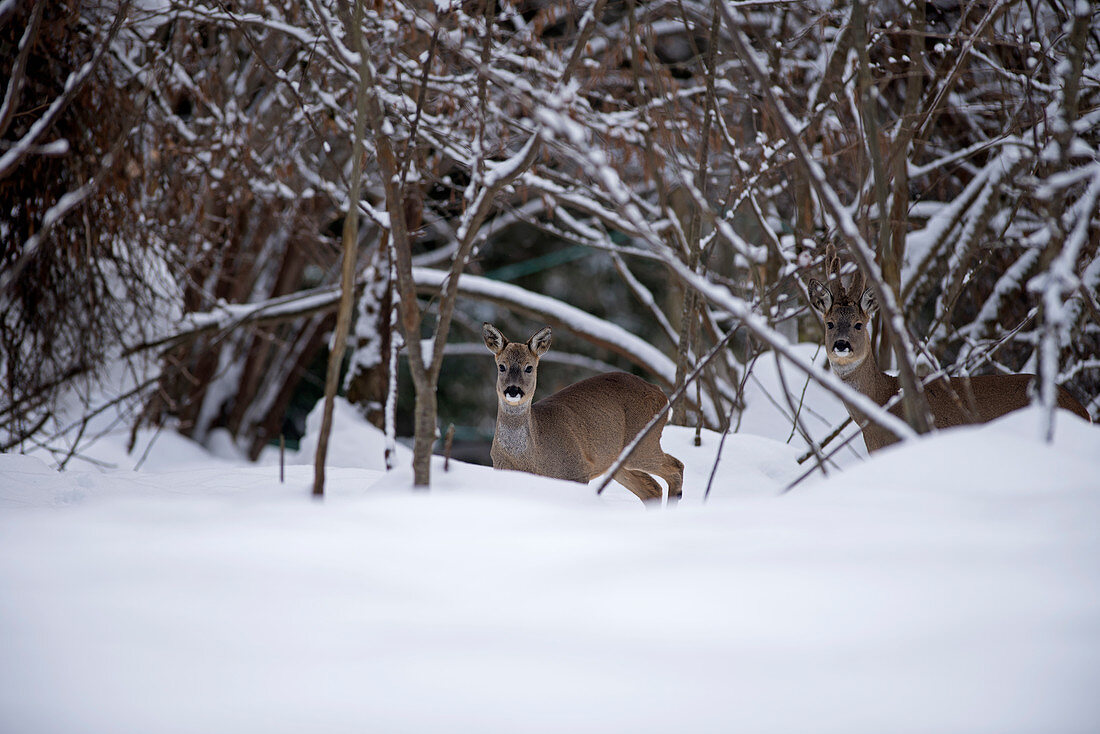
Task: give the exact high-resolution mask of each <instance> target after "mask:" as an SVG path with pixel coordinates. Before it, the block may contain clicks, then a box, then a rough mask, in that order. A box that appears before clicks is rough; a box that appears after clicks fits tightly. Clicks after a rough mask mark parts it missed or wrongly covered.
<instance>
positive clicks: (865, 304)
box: [859, 288, 878, 317]
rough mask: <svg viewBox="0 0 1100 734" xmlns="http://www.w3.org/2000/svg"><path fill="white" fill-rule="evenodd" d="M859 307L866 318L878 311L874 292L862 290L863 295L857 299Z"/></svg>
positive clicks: (867, 289) (866, 289)
mask: <svg viewBox="0 0 1100 734" xmlns="http://www.w3.org/2000/svg"><path fill="white" fill-rule="evenodd" d="M859 307H860V308H861V309H863V313H865V314H867V316H869V317H870V316H874V314H875V311H877V310H878V301H877V300H875V292H874V291H873V290H871V289H870V288H865V289H864V290H863V295H862V296H860V297H859Z"/></svg>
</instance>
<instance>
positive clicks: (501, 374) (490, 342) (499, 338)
mask: <svg viewBox="0 0 1100 734" xmlns="http://www.w3.org/2000/svg"><path fill="white" fill-rule="evenodd" d="M481 335H482V337H483V338H484V339H485V346H486V347H488V348H489V351H490V352H492V353H493V355H494V356H495V357H496V364H497V399H498V401H499V403H500V405H501V406H503V407H507V408H514V409H522V410H526V409H527V408H528V407H529V406H530V403H531V399H532V398H533V397H534V395H535V383H536V381H537V378H538V368H539V358H540V357H541V356H542V355H544V354H546V351H547V350H548V349H550V327H549V326H547V327H546V328H544V329H541V330H540V331H538V332H536V333H535V335H534V336H532V337H531V338H530V339H528V340H527V342H526V343H523V344H520V343H516V342H509V341H508V339H507V338H506V337H505V336H504V334H501V333H500V330H499V329H497V328H496V327H495V326H493V325H492V324H490V323H488V322H486V323H484V324H482V325H481Z"/></svg>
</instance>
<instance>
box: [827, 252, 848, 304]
mask: <svg viewBox="0 0 1100 734" xmlns="http://www.w3.org/2000/svg"><path fill="white" fill-rule="evenodd" d="M825 280H826V281H827V282H828V284H829V290H830V291H832V292H833V293H835V294H837V295H838V296H839V295H840V294H841V293H843V292H844V282H843V281H842V280H841V279H840V258H839V257H837V254H836V248H835V247H833V245H832V243H831V242H830V243H829V244H828V245H826V246H825Z"/></svg>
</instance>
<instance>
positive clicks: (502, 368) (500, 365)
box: [497, 364, 504, 372]
mask: <svg viewBox="0 0 1100 734" xmlns="http://www.w3.org/2000/svg"><path fill="white" fill-rule="evenodd" d="M497 367H499V368H500V371H501V372H503V371H504V365H502V364H498V365H497Z"/></svg>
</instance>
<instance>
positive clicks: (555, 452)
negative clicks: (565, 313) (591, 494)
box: [481, 323, 684, 502]
mask: <svg viewBox="0 0 1100 734" xmlns="http://www.w3.org/2000/svg"><path fill="white" fill-rule="evenodd" d="M481 328H482V336H483V337H484V339H485V346H486V347H488V348H489V351H490V352H492V353H493V355H494V356H495V357H496V364H497V425H496V433H495V435H494V436H493V448H492V451H491V455H492V457H493V467H494V468H496V469H515V470H518V471H525V472H528V473H531V474H541V475H542V476H545V477H554V478H556V479H569V480H572V481H574V482H588V481H590V480H592V479H595V478H596V477H598V476H599V475H601V474H603V473H604V472H606V471H607V470H608V469H609V468H610V467H611V465H612V464H613V463H614V462H615V460H616V459H617V458H618V457H619V454H620V453H621V452H622V450H623V449H624V448H625V447H626V446H627V445H628V444H629V443H630V442H631V441H633V440H634V437H635V436H637V435H638V433H640V432H641V430H642V429H643V428H645V426H646V424H647V423H649V421H650V419H651V418H653V416H655V415H656V414H657V413H659V412H660V411H662V410H664V409H665V407H666V406H667V405H668V399H667V398H666V397H665V394H664V393H663V392H661V389H660V388H659V387H657V386H656V385H651V384H649V383H648V382H646V381H645V380H643V379H641V378H640V377H635V376H634V375H629V374H627V373H625V372H608V373H606V374H602V375H597V376H595V377H589V378H588V379H586V380H581V381H580V382H575V383H573V384H572V385H570V386H568V387H566V388H563V389H561V390H559V391H558V392H556V393H554V394H553V395H551V396H550V397H548V398H543V399H542V400H540V401H538V402H537V403H532V402H531V401H532V398H533V396H534V394H535V381H536V378H537V377H538V365H539V358H540V357H542V355H543V354H545V353H546V351H547V350H548V349H549V348H550V327H549V326H547V327H546V328H544V329H542V330H541V331H539V332H538V333H536V334H535V335H534V336H532V337H531V338H530V339H529V340H528V341H527V342H526V343H513V342H509V341H508V340H507V339H506V338H505V337H504V335H503V334H501V333H500V331H499V330H497V328H496V327H495V326H493V325H492V324H489V323H485V324H482V327H481ZM664 426H665V421H664V420H662V421H661V422H660V423H659V424H658V425H657V426H656V427H655V428H654V430H653V431H651V432H650V433H649V435H648V436H646V437H645V438H644V439H643V440H642V441H641V442H640V443H639V444H638V446H637V448H636V449H635V450H634V452H633V454H631V456H630V458H629V459H628V460H627V462H626V464H625V465H624V466H623V468H622V469H620V470H619V471H617V472H615V475H614V479H615V481H617V482H619V483H620V484H622V485H623V486H625V487H626V488H627V489H629V490H630V491H631V492H633V493H634V494H636V495H638V497H640V498H641V499H643V500H654V499H655V500H660V499H661V494H662V491H661V485H659V484H658V483H657V481H656V480H655V479H653V477H651V476H650V474H656V475H657V476H659V477H661V478H662V479H664V480H665V481H666V482H668V499H669V502H674V501H676V500H678V499H679V498H680V494H681V487H682V485H683V480H684V465H683V464H682V463H681V462H680V461H679V460H678V459H676V458H675V457H673V456H670V455H669V454H666V453H665V452H664V450H662V449H661V432H662V431H663V430H664Z"/></svg>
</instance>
